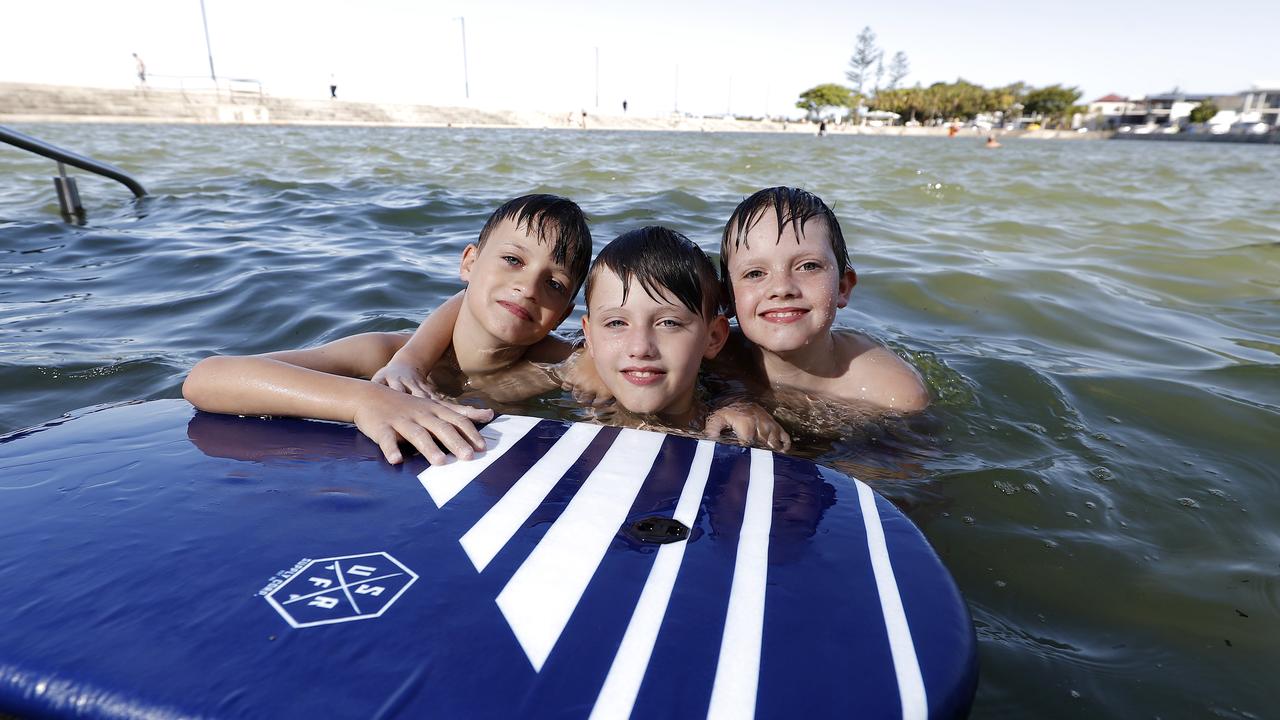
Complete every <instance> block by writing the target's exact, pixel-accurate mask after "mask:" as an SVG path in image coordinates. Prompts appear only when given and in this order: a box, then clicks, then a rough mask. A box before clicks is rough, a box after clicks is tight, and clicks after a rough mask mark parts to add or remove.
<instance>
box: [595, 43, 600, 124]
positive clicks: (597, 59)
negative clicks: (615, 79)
mask: <svg viewBox="0 0 1280 720" xmlns="http://www.w3.org/2000/svg"><path fill="white" fill-rule="evenodd" d="M599 109H600V46H599V45H597V46H596V110H599Z"/></svg>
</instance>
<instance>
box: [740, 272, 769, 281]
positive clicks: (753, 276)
mask: <svg viewBox="0 0 1280 720" xmlns="http://www.w3.org/2000/svg"><path fill="white" fill-rule="evenodd" d="M762 277H764V271H763V270H748V271H746V272H745V273H743V274H742V279H744V280H755V279H756V278H762Z"/></svg>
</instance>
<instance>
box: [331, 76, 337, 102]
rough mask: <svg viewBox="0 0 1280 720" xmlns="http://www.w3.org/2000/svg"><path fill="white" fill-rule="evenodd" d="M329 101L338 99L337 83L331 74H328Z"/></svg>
mask: <svg viewBox="0 0 1280 720" xmlns="http://www.w3.org/2000/svg"><path fill="white" fill-rule="evenodd" d="M329 99H330V100H337V99H338V81H337V80H335V79H334V78H333V73H329Z"/></svg>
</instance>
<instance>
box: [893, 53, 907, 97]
mask: <svg viewBox="0 0 1280 720" xmlns="http://www.w3.org/2000/svg"><path fill="white" fill-rule="evenodd" d="M909 72H911V63H910V62H908V61H907V54H906V53H904V52H902V51H901V50H899V51H898V52H896V53H894V54H893V59H891V60H890V61H889V89H890V90H897V89H898V83H900V82H902V79H903V78H905V77H906V76H907V73H909Z"/></svg>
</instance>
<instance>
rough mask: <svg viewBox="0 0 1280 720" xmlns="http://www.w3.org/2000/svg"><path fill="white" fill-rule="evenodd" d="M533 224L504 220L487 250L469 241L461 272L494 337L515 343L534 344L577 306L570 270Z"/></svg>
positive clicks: (475, 311) (473, 307)
mask: <svg viewBox="0 0 1280 720" xmlns="http://www.w3.org/2000/svg"><path fill="white" fill-rule="evenodd" d="M551 249H552V244H551V243H550V242H538V238H537V235H535V234H530V233H529V232H527V228H525V227H524V226H521V227H519V228H517V227H516V225H515V223H514V222H513V221H511V220H504V221H502V222H501V223H499V224H498V225H497V226H496V227H494V228H493V230H492V231H491V232H490V233H489V237H488V239H487V240H486V241H485V244H484V247H483V248H477V247H476V246H475V245H468V246H467V249H466V250H464V251H463V253H462V265H461V267H460V269H459V273H458V274H459V275H460V276H461V277H462V279H463V280H464V281H466V283H467V293H466V298H465V300H464V302H465V303H466V307H467V311H468V313H469V314H470V315H471V316H472V317H473V318H475V319H476V321H477V322H479V324H480V325H481V326H482V327H483V328H484V329H485V330H486V331H487V332H488V333H489V334H490V335H492V336H493V337H495V338H497V339H498V340H500V341H502V342H504V343H507V344H510V345H525V346H527V345H533V344H534V343H536V342H538V341H539V340H541V339H543V338H545V337H546V336H547V334H548V333H550V332H551V331H552V330H554V329H555V328H556V326H557V325H559V324H560V323H561V321H563V320H564V319H565V318H566V317H568V316H569V311H570V310H572V309H573V281H572V280H571V279H570V275H569V271H568V270H567V269H566V268H565V267H564V266H563V265H560V264H558V263H556V262H555V261H554V260H553V259H552V256H551Z"/></svg>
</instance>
